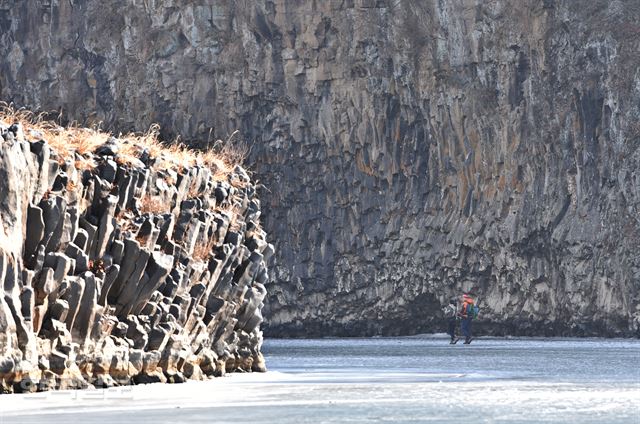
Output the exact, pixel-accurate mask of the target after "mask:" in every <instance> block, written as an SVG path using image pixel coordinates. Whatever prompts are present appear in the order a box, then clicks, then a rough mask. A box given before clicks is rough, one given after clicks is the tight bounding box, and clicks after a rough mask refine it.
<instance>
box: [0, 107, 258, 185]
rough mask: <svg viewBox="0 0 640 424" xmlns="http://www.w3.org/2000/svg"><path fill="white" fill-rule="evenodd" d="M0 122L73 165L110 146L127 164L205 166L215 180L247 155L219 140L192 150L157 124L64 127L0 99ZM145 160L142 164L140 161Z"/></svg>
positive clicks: (91, 160)
mask: <svg viewBox="0 0 640 424" xmlns="http://www.w3.org/2000/svg"><path fill="white" fill-rule="evenodd" d="M0 124H3V125H5V126H10V125H14V124H18V125H19V126H20V127H21V131H22V132H23V133H24V136H25V137H26V138H27V139H29V140H32V139H37V140H45V141H46V142H47V144H49V146H51V148H52V149H53V150H54V151H55V152H56V153H57V154H58V155H59V161H61V162H64V161H66V160H69V159H72V158H73V159H74V162H75V166H76V168H79V169H93V168H95V167H96V165H97V163H96V162H95V157H94V156H93V153H96V152H97V151H99V150H100V149H112V150H113V153H114V158H115V160H116V162H117V163H118V164H121V165H124V164H129V165H132V166H135V167H138V168H144V167H145V165H148V166H149V165H150V166H152V167H154V168H157V169H171V170H174V171H179V170H181V169H184V168H186V167H192V166H206V167H208V168H209V169H210V170H211V172H212V175H213V177H214V179H215V180H224V179H227V177H229V176H231V175H232V173H233V169H234V168H235V167H236V166H237V165H240V164H242V162H243V160H244V158H245V156H246V153H247V151H246V148H245V146H238V145H231V144H230V143H229V142H227V143H224V142H223V141H221V140H218V141H216V143H214V145H215V146H221V147H220V148H217V149H215V150H214V149H208V150H195V149H191V148H189V147H187V146H186V145H184V144H183V143H181V142H180V141H179V139H176V140H174V141H172V142H165V141H161V140H160V138H159V129H160V127H159V126H158V125H156V124H154V125H152V126H151V127H150V128H149V129H148V130H147V132H145V133H142V134H141V133H129V134H124V135H123V134H120V135H118V136H117V137H115V136H114V135H113V134H111V133H109V132H106V131H103V130H101V129H100V128H81V127H78V126H76V125H70V126H66V127H63V126H61V125H59V124H57V123H55V122H53V121H51V120H47V119H44V114H35V113H33V112H31V111H29V110H26V109H15V108H14V107H13V106H12V105H10V104H7V103H2V102H0ZM141 159H143V160H144V162H145V163H144V164H143V163H141Z"/></svg>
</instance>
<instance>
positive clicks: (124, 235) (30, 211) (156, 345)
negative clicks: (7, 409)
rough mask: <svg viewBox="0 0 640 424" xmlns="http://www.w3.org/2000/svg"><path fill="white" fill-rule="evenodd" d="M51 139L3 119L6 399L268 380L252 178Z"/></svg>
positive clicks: (138, 145)
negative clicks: (229, 375) (246, 375)
mask: <svg viewBox="0 0 640 424" xmlns="http://www.w3.org/2000/svg"><path fill="white" fill-rule="evenodd" d="M48 133H49V136H50V137H53V138H55V140H56V143H55V145H56V147H52V146H51V144H49V143H47V140H46V138H48V137H46V136H45V137H44V138H43V134H42V132H40V131H36V130H32V129H29V128H28V127H27V128H23V126H22V125H20V124H7V125H5V124H4V123H3V121H2V119H0V196H1V198H2V206H1V207H0V230H2V231H0V281H1V282H2V287H3V292H2V293H3V295H2V296H0V393H4V392H31V391H43V390H50V389H65V388H86V387H89V386H90V385H94V386H100V387H105V386H106V387H108V386H113V385H122V384H132V383H135V384H139V383H149V382H167V381H168V382H174V383H176V382H183V381H185V380H186V379H204V378H207V377H211V376H218V375H222V374H224V373H225V372H227V371H237V370H240V371H263V370H264V369H265V364H264V360H263V358H262V354H261V352H260V347H261V345H262V332H261V331H260V323H261V322H262V315H261V309H262V306H263V303H262V300H263V299H264V296H265V294H266V290H265V287H264V283H266V280H267V270H266V266H265V260H266V259H265V257H266V258H268V256H269V255H270V254H272V253H273V247H272V246H271V245H269V244H267V243H266V242H265V233H264V231H263V230H262V229H261V228H260V221H259V217H260V208H259V205H260V203H259V201H258V200H257V199H256V198H255V187H254V186H253V184H252V183H251V181H250V180H249V177H248V176H247V174H246V172H245V171H244V170H243V169H242V168H241V167H239V166H237V167H235V168H233V169H229V170H227V172H225V171H223V169H222V168H224V167H221V168H216V167H215V166H209V165H207V166H205V165H203V163H197V162H193V163H191V161H189V160H188V159H185V158H184V156H185V155H186V156H188V154H187V153H186V152H185V151H184V150H176V151H173V152H164V153H161V152H162V149H161V147H160V146H159V145H158V144H153V145H152V147H151V148H147V147H145V146H144V144H142V143H143V142H144V138H142V137H139V138H137V139H136V138H134V139H128V140H127V139H124V140H119V139H115V138H113V137H111V138H108V137H107V136H106V135H104V134H99V133H95V132H93V131H89V130H79V129H75V130H73V131H72V132H70V131H68V130H64V129H54V130H51V131H48ZM72 140H76V141H77V143H76V147H74V148H71V149H67V148H66V147H67V146H69V143H71V142H72ZM91 146H92V147H91ZM180 153H182V155H180ZM175 157H178V159H179V160H178V161H177V162H176V161H175V160H173V159H175ZM181 157H182V159H180V158H181ZM218 163H219V164H222V162H218Z"/></svg>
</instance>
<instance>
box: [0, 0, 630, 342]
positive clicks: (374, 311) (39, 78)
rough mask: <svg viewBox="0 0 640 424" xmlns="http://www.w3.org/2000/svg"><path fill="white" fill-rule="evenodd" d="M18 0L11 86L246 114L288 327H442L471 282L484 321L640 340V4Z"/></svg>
mask: <svg viewBox="0 0 640 424" xmlns="http://www.w3.org/2000/svg"><path fill="white" fill-rule="evenodd" d="M0 5H2V6H0V28H2V31H1V35H0V54H2V56H3V57H4V58H5V60H4V61H3V62H2V63H0V93H1V96H2V97H3V98H4V99H5V100H13V101H15V102H17V104H20V105H30V106H32V107H34V108H36V109H41V110H51V109H58V108H60V107H62V108H63V109H64V110H65V111H66V112H67V113H68V115H69V116H70V117H71V118H73V119H76V120H79V121H84V120H87V119H88V120H91V119H97V120H103V121H104V122H106V123H107V124H108V125H113V126H114V127H116V128H124V129H138V130H141V129H145V128H146V127H147V126H148V125H149V124H151V123H152V122H159V123H160V124H161V125H162V126H163V129H164V130H165V132H167V133H169V132H171V131H172V129H173V130H175V131H177V132H179V133H181V134H182V135H186V136H187V137H189V138H191V139H194V140H195V139H201V140H202V139H204V140H206V139H208V138H209V137H210V134H209V131H210V128H213V135H214V136H216V137H222V138H224V137H226V136H227V135H228V134H230V133H231V132H232V131H233V130H235V129H240V132H241V135H242V137H243V138H245V139H246V140H249V142H250V143H251V144H252V150H251V158H250V162H252V164H253V166H252V167H253V168H254V169H255V170H256V176H257V178H258V179H259V180H260V181H262V182H263V183H264V184H265V185H266V186H267V187H268V188H269V189H270V190H271V192H270V193H268V195H267V196H266V199H267V201H266V202H265V215H266V223H265V226H266V228H267V229H268V231H269V232H270V233H271V234H277V237H276V244H277V246H276V247H277V249H276V250H277V251H278V256H277V258H276V263H275V274H276V278H275V279H274V281H275V284H274V286H273V287H272V289H270V297H269V299H268V302H267V304H268V306H267V308H268V317H269V322H268V325H269V327H268V328H269V329H270V331H271V333H272V334H281V335H311V334H352V335H353V334H374V333H383V334H398V333H415V332H421V331H433V330H437V329H441V327H440V325H441V324H440V317H439V316H438V312H437V311H439V306H440V305H441V304H443V303H444V302H445V301H446V299H448V298H449V297H450V296H452V295H454V294H456V293H459V292H460V291H461V290H469V289H472V290H474V291H475V292H476V294H477V296H478V297H479V298H480V301H481V303H480V304H481V306H482V317H483V318H482V321H483V322H484V326H485V331H492V332H496V333H505V332H508V333H512V334H601V335H614V334H634V333H635V334H637V331H638V327H639V324H640V304H639V302H640V299H639V297H638V296H639V293H638V290H639V286H640V259H639V256H638V255H637V252H638V250H639V247H640V246H639V244H640V234H639V229H640V224H639V221H638V216H639V215H638V213H639V210H638V209H639V207H640V189H639V187H640V183H639V182H638V177H637V171H636V170H637V169H638V166H639V165H640V156H639V155H640V153H639V152H640V151H639V150H638V145H639V143H640V140H639V135H640V126H639V125H638V119H639V118H640V111H639V107H640V106H639V99H640V73H639V72H638V66H637V65H638V56H637V52H638V51H639V49H640V27H639V26H638V22H640V6H639V5H638V2H637V1H634V0H626V1H625V0H615V1H608V0H607V1H605V0H584V1H575V0H523V1H484V0H482V1H481V0H454V1H435V0H425V1H418V0H326V1H304V2H302V1H288V0H274V1H267V0H261V1H256V2H253V1H251V2H249V1H246V2H237V1H230V0H229V1H223V0H199V1H194V2H188V4H186V5H185V4H184V2H177V1H170V0H166V1H157V0H156V1H154V0H149V1H125V2H123V1H112V0H107V1H68V2H67V1H56V0H50V1H35V0H27V1H19V2H18V1H10V0H4V1H2V2H0ZM220 111H225V112H224V113H220ZM227 111H228V113H227Z"/></svg>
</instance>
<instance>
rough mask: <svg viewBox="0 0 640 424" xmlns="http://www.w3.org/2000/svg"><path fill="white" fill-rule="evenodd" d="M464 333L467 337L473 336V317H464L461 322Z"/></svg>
mask: <svg viewBox="0 0 640 424" xmlns="http://www.w3.org/2000/svg"><path fill="white" fill-rule="evenodd" d="M460 327H461V330H462V334H464V337H465V338H470V337H471V318H464V319H463V320H462V323H461V324H460Z"/></svg>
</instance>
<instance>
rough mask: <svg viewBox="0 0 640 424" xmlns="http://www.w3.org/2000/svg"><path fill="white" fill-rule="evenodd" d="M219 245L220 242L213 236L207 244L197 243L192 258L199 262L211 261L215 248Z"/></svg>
mask: <svg viewBox="0 0 640 424" xmlns="http://www.w3.org/2000/svg"><path fill="white" fill-rule="evenodd" d="M217 244H218V240H216V237H214V236H211V237H209V239H208V240H207V242H206V243H196V246H195V248H194V249H193V254H192V255H191V256H192V257H193V259H196V260H198V261H205V260H207V259H209V255H211V253H212V252H213V249H214V247H216V246H217Z"/></svg>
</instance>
